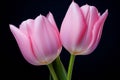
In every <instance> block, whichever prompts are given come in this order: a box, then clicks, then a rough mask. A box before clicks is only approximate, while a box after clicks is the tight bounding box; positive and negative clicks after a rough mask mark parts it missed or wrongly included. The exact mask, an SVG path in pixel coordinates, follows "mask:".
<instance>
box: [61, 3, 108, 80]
mask: <svg viewBox="0 0 120 80" xmlns="http://www.w3.org/2000/svg"><path fill="white" fill-rule="evenodd" d="M107 15H108V10H106V11H105V12H104V13H103V14H102V15H100V13H99V12H98V10H97V8H96V7H95V6H90V5H87V4H86V5H84V6H82V7H79V5H78V4H77V3H75V2H74V1H72V3H71V5H70V6H69V8H68V11H67V13H66V15H65V17H64V19H63V22H62V25H61V30H60V37H61V41H62V44H63V46H64V47H65V49H66V50H67V51H69V53H70V54H71V57H70V62H69V67H68V74H67V80H71V75H72V69H73V65H74V60H75V55H87V54H90V53H92V52H93V51H94V50H95V48H96V47H97V45H98V43H99V41H100V37H101V34H102V29H103V25H104V22H105V20H106V18H107Z"/></svg>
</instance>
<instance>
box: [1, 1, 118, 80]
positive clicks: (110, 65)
mask: <svg viewBox="0 0 120 80" xmlns="http://www.w3.org/2000/svg"><path fill="white" fill-rule="evenodd" d="M75 2H76V3H78V4H79V6H82V5H84V4H86V3H87V4H89V5H94V6H96V7H97V8H98V10H99V12H100V13H101V14H102V13H103V12H104V11H105V10H106V9H108V11H109V15H108V17H107V20H106V22H105V24H104V29H103V34H102V38H101V41H100V43H99V45H98V47H97V48H96V49H95V51H94V52H93V53H92V54H90V55H87V56H77V57H76V60H75V65H74V70H73V79H72V80H107V79H112V78H113V80H119V79H120V78H119V74H120V69H119V68H120V66H119V65H120V51H119V49H120V47H119V41H120V40H119V37H120V33H119V30H120V28H119V27H120V25H119V23H120V19H119V15H120V14H119V11H120V9H119V7H120V6H119V5H120V4H119V2H118V1H117V0H75ZM70 3H71V0H0V46H1V47H0V59H1V60H0V62H1V63H0V67H1V68H0V69H1V71H0V73H2V75H0V76H1V78H2V77H3V80H5V79H7V78H9V79H12V80H14V79H15V80H17V79H21V80H23V79H32V80H45V79H46V80H48V79H49V78H48V77H49V71H48V68H47V67H46V66H33V65H31V64H29V63H27V62H26V61H25V60H24V58H23V56H22V55H21V52H20V50H19V48H18V46H17V43H16V41H15V39H14V37H13V35H12V33H11V32H10V29H9V24H14V25H15V26H17V27H18V26H19V25H20V23H21V22H22V21H24V20H26V19H28V18H32V19H34V18H35V17H37V16H38V15H39V14H42V15H47V13H48V12H49V11H50V12H52V13H53V15H54V18H55V21H56V23H57V25H58V29H59V30H60V25H61V23H62V20H63V18H64V16H65V13H66V11H67V9H68V7H69V5H70ZM60 56H61V60H62V62H63V64H64V65H65V68H66V69H67V66H68V62H69V53H68V52H67V51H66V50H65V49H64V48H63V50H62V53H61V55H60ZM117 78H119V79H117Z"/></svg>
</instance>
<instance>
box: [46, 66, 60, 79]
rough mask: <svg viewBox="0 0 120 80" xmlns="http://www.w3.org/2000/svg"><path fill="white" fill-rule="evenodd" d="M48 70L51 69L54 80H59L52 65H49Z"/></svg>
mask: <svg viewBox="0 0 120 80" xmlns="http://www.w3.org/2000/svg"><path fill="white" fill-rule="evenodd" d="M48 68H49V70H50V73H51V75H52V77H53V80H58V78H57V75H56V73H55V71H54V69H53V66H52V64H48Z"/></svg>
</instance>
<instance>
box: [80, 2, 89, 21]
mask: <svg viewBox="0 0 120 80" xmlns="http://www.w3.org/2000/svg"><path fill="white" fill-rule="evenodd" d="M80 9H81V11H82V13H83V15H84V18H85V19H86V20H87V17H88V14H89V9H90V6H89V5H87V4H86V5H83V6H82V7H80Z"/></svg>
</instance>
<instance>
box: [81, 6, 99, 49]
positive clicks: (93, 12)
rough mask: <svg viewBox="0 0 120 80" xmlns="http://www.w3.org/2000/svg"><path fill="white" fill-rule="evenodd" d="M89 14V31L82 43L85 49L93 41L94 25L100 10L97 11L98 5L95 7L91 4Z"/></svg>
mask: <svg viewBox="0 0 120 80" xmlns="http://www.w3.org/2000/svg"><path fill="white" fill-rule="evenodd" d="M88 15H89V16H88V17H87V20H88V23H87V24H88V27H87V31H86V33H85V36H84V38H83V41H82V44H81V46H82V48H83V49H86V48H87V47H88V45H89V44H90V43H91V41H92V30H93V26H94V24H95V22H96V21H97V20H98V18H99V17H98V11H97V9H96V7H94V6H90V9H89V13H88Z"/></svg>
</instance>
